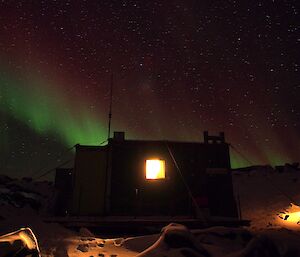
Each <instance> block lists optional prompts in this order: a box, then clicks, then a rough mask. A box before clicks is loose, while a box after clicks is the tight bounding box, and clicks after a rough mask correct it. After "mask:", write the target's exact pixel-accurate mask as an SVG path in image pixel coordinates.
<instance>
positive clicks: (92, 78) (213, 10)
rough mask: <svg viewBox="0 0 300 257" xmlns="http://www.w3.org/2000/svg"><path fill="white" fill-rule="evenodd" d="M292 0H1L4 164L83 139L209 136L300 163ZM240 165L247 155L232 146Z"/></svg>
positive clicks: (6, 168)
mask: <svg viewBox="0 0 300 257" xmlns="http://www.w3.org/2000/svg"><path fill="white" fill-rule="evenodd" d="M298 4H299V3H298ZM298 7H299V5H298V6H297V1H296V0H294V1H293V0H274V1H268V0H264V1H202V0H194V1H191V0H186V1H177V0H175V1H158V0H152V1H121V0H113V1H111V0H110V1H109V0H104V1H2V2H1V3H0V140H1V141H0V145H1V149H0V154H1V157H0V169H1V171H0V172H2V173H6V174H9V175H11V176H29V175H36V174H39V173H41V172H43V171H44V170H47V169H48V168H52V167H55V166H57V165H59V164H60V163H62V162H64V161H65V160H67V159H68V158H70V157H71V155H72V152H68V153H66V150H67V149H68V148H70V147H71V146H73V145H74V144H76V143H80V144H93V145H97V144H100V143H101V142H102V141H104V140H105V139H106V137H107V116H108V106H109V85H110V76H111V73H113V75H114V99H113V119H112V130H113V131H114V130H116V131H126V137H127V138H132V139H168V140H178V141H202V133H203V131H204V130H209V131H210V132H211V133H212V134H214V133H218V132H220V131H224V132H225V137H226V140H227V142H230V143H232V145H234V146H235V147H236V149H238V150H239V151H240V152H242V153H243V155H244V156H246V157H247V158H248V159H249V160H250V162H251V163H252V164H272V165H276V164H282V163H285V162H295V161H300V158H299V157H300V143H299V142H300V141H299V140H300V73H299V69H300V67H299V60H300V48H299V45H300V17H299V8H298ZM231 159H232V166H233V167H240V166H245V165H250V164H249V163H248V162H247V161H246V160H244V159H243V158H242V157H241V156H239V155H238V154H236V153H235V152H232V156H231Z"/></svg>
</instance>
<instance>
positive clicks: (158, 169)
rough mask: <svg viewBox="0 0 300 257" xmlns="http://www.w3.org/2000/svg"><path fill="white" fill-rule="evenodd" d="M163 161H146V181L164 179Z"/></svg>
mask: <svg viewBox="0 0 300 257" xmlns="http://www.w3.org/2000/svg"><path fill="white" fill-rule="evenodd" d="M164 178H165V161H164V160H157V159H156V160H154V159H153V160H146V179H164Z"/></svg>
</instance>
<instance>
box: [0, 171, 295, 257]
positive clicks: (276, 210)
mask: <svg viewBox="0 0 300 257" xmlns="http://www.w3.org/2000/svg"><path fill="white" fill-rule="evenodd" d="M299 183H300V171H298V170H293V169H286V170H285V171H284V172H282V173H279V172H275V171H274V170H273V169H271V168H270V167H258V168H255V169H252V170H251V169H249V170H248V171H245V170H244V171H234V172H233V184H234V190H235V194H236V197H237V198H239V201H240V207H241V215H242V218H243V219H250V220H251V221H252V222H251V227H250V228H225V227H212V228H208V229H201V230H192V231H189V230H188V229H186V228H185V227H184V226H182V225H178V224H170V225H169V226H167V227H166V228H164V229H163V230H162V232H161V233H160V234H156V235H147V236H140V237H132V238H116V239H105V238H97V237H95V236H94V235H93V234H92V233H91V232H90V231H88V230H87V229H85V228H82V229H81V230H80V231H79V232H74V231H70V230H68V229H65V228H63V227H62V226H60V225H58V224H53V223H52V224H50V223H44V222H43V221H42V218H41V217H42V215H43V213H44V212H45V211H46V210H47V209H48V207H49V204H50V203H51V199H52V198H53V194H54V192H53V189H52V186H51V185H50V184H49V183H47V182H32V181H30V180H10V179H9V178H5V177H3V176H0V234H4V233H7V232H10V231H14V230H18V229H19V228H21V227H30V228H31V229H32V230H33V231H34V233H35V234H36V236H37V238H38V242H39V245H40V249H41V253H42V256H43V257H52V256H55V257H63V256H70V257H85V256H87V257H91V256H94V257H95V256H102V257H103V256H106V257H116V256H118V257H119V256H123V257H131V256H138V257H163V256H167V257H169V256H172V257H178V256H180V257H188V256H192V257H197V256H207V257H208V256H211V257H217V256H218V257H221V256H228V257H242V256H243V257H246V256H247V257H250V256H270V257H271V256H272V257H277V256H285V257H288V256H300V229H299V228H300V225H297V219H295V220H292V221H291V222H290V221H289V220H286V221H285V220H283V219H281V218H279V216H278V214H280V212H283V211H284V210H285V209H287V208H288V206H289V205H290V203H291V202H293V203H294V204H297V203H300V187H299ZM24 202H25V203H26V204H24ZM50 205H51V204H50ZM294 209H295V207H294ZM295 211H297V208H296V209H295ZM281 217H283V218H284V217H285V216H284V214H281ZM298 229H299V231H298ZM0 255H1V254H0Z"/></svg>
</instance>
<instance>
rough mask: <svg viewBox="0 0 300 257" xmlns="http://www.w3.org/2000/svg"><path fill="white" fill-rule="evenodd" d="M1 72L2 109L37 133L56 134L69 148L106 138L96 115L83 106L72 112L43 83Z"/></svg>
mask: <svg viewBox="0 0 300 257" xmlns="http://www.w3.org/2000/svg"><path fill="white" fill-rule="evenodd" d="M0 75H1V77H0V90H1V92H2V99H1V105H0V108H1V110H2V111H4V112H5V113H8V114H9V115H12V116H13V117H14V118H15V119H17V120H19V121H21V122H23V123H24V124H26V125H27V126H28V127H30V128H31V129H32V130H34V131H35V132H36V133H39V134H41V135H49V134H50V135H53V136H58V137H59V138H60V139H61V140H62V142H64V144H65V145H66V146H68V147H69V146H72V145H74V144H77V143H79V144H89V145H98V144H99V143H100V142H102V141H103V140H104V138H105V137H106V132H105V129H104V128H103V126H102V124H101V122H100V121H99V120H98V119H97V117H96V115H95V114H93V113H92V112H91V111H89V110H88V109H87V108H86V107H84V106H81V107H80V108H76V109H80V112H78V110H76V112H75V111H74V108H72V106H71V105H70V103H68V101H66V99H64V98H63V96H61V95H59V94H58V93H57V92H55V91H54V90H52V91H51V90H50V87H49V86H48V87H47V86H45V83H43V82H41V81H37V80H36V81H35V82H32V80H31V81H30V82H29V81H26V80H24V79H18V80H17V79H12V78H11V77H9V76H7V74H5V73H3V72H2V73H1V74H0ZM77 104H81V105H83V103H82V102H78V103H77Z"/></svg>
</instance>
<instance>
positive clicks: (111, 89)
mask: <svg viewBox="0 0 300 257" xmlns="http://www.w3.org/2000/svg"><path fill="white" fill-rule="evenodd" d="M113 82H114V81H113V73H112V74H111V76H110V100H109V113H108V133H107V134H108V135H107V140H108V139H109V138H110V129H111V117H112V100H113Z"/></svg>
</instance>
